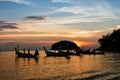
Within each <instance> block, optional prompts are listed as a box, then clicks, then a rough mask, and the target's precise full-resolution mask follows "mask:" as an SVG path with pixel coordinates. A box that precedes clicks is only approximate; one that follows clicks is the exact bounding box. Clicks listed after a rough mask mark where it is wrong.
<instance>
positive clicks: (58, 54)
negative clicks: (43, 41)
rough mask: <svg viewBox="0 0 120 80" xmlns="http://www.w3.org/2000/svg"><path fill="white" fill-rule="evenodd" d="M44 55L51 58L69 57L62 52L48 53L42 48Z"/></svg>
mask: <svg viewBox="0 0 120 80" xmlns="http://www.w3.org/2000/svg"><path fill="white" fill-rule="evenodd" d="M43 49H44V51H45V53H46V56H48V57H49V56H53V57H69V55H67V54H66V52H62V51H58V52H51V51H48V50H46V48H45V47H43Z"/></svg>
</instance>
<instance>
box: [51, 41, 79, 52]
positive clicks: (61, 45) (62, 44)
mask: <svg viewBox="0 0 120 80" xmlns="http://www.w3.org/2000/svg"><path fill="white" fill-rule="evenodd" d="M59 49H61V50H68V49H69V50H77V49H80V48H79V47H78V46H77V45H76V44H75V43H74V42H71V41H67V40H62V41H59V42H56V43H54V44H53V45H52V46H51V50H59Z"/></svg>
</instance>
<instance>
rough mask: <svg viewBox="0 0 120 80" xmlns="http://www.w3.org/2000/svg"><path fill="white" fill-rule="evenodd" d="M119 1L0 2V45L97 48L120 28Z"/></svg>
mask: <svg viewBox="0 0 120 80" xmlns="http://www.w3.org/2000/svg"><path fill="white" fill-rule="evenodd" d="M119 3H120V0H0V44H7V43H24V44H26V43H27V44H37V45H51V44H52V43H54V42H57V41H60V40H70V41H74V42H75V43H76V44H77V45H79V46H82V45H84V46H98V42H97V41H98V39H99V38H101V37H102V35H104V34H107V33H108V32H112V31H113V29H117V28H119V27H120V26H119V25H120V5H119Z"/></svg>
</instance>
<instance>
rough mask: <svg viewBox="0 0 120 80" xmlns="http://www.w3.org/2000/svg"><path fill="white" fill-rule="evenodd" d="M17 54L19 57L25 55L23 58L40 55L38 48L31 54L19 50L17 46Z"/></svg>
mask: <svg viewBox="0 0 120 80" xmlns="http://www.w3.org/2000/svg"><path fill="white" fill-rule="evenodd" d="M15 54H16V56H17V57H23V58H37V57H38V55H39V52H38V50H35V53H34V54H30V53H22V52H19V50H18V49H17V48H15Z"/></svg>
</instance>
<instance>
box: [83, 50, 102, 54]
mask: <svg viewBox="0 0 120 80" xmlns="http://www.w3.org/2000/svg"><path fill="white" fill-rule="evenodd" d="M82 54H94V55H103V54H104V51H82Z"/></svg>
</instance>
